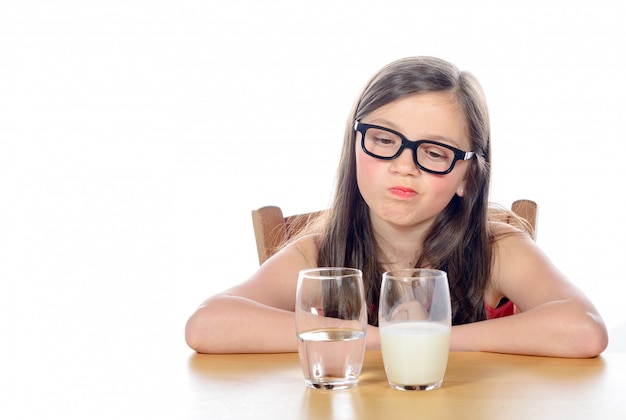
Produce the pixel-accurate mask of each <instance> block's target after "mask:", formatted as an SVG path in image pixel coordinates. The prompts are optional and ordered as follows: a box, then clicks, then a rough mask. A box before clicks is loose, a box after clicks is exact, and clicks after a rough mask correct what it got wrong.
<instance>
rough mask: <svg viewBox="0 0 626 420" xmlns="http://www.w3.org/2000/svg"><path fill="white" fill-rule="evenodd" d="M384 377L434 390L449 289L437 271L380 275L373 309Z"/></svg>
mask: <svg viewBox="0 0 626 420" xmlns="http://www.w3.org/2000/svg"><path fill="white" fill-rule="evenodd" d="M378 325H379V330H380V345H381V350H382V355H383V364H384V366H385V373H386V374H387V380H388V382H389V385H391V387H393V388H396V389H399V390H403V391H409V390H410V391H418V390H431V389H437V388H439V387H440V386H441V383H442V382H443V377H444V374H445V371H446V365H447V363H448V353H449V351H450V329H451V309H450V289H449V286H448V276H447V275H446V273H445V272H444V271H441V270H430V269H421V268H412V269H403V270H394V271H389V272H386V273H384V274H383V282H382V286H381V291H380V304H379V308H378Z"/></svg>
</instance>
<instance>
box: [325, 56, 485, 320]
mask: <svg viewBox="0 0 626 420" xmlns="http://www.w3.org/2000/svg"><path fill="white" fill-rule="evenodd" d="M425 92H447V93H450V94H451V95H453V97H455V98H456V99H457V101H458V103H459V105H460V107H461V108H462V110H463V112H464V114H465V117H466V120H467V124H468V128H469V135H470V139H471V144H472V148H471V150H472V151H474V152H476V153H477V154H478V155H479V156H478V158H477V159H472V160H471V161H470V162H469V168H468V172H467V180H466V187H465V194H464V197H462V198H461V197H459V196H456V195H455V196H454V197H453V198H452V200H451V201H450V202H449V203H448V205H447V207H446V208H445V209H444V210H443V211H442V212H441V213H440V214H439V215H438V216H437V218H436V220H435V223H434V224H433V227H432V229H431V231H430V233H429V234H428V235H427V237H426V239H425V241H424V246H423V251H422V254H421V255H420V257H419V259H418V261H417V264H416V267H430V268H437V269H441V270H444V271H446V272H447V273H448V280H449V282H450V293H451V299H452V321H453V324H462V323H467V322H472V321H477V320H481V319H485V317H486V315H485V308H484V292H485V289H486V287H487V283H488V281H489V276H490V271H491V259H492V248H491V245H492V241H493V238H492V236H491V234H490V232H489V228H488V223H487V212H488V206H489V203H488V196H489V182H490V180H489V178H490V165H489V162H490V150H489V144H490V128H489V116H488V111H487V105H486V101H485V98H484V95H483V93H482V89H481V87H480V85H479V84H478V82H477V80H476V79H475V78H474V77H473V76H472V75H471V74H469V73H466V72H461V71H459V70H458V69H457V68H456V67H455V66H454V65H453V64H451V63H448V62H446V61H444V60H441V59H438V58H434V57H409V58H404V59H401V60H398V61H395V62H393V63H391V64H389V65H387V66H385V67H384V68H382V69H381V70H380V71H379V72H378V73H377V74H375V75H374V76H373V78H372V79H371V80H370V81H369V82H368V83H367V84H366V86H365V88H364V89H363V91H362V92H361V94H360V96H359V97H358V99H357V101H356V102H355V104H354V106H353V109H352V111H351V113H350V115H349V117H348V120H347V122H346V129H345V134H344V143H343V149H342V153H341V158H340V162H339V168H338V171H337V187H336V189H335V196H334V199H333V205H332V206H331V209H330V211H329V214H328V219H327V223H326V225H325V231H324V234H323V235H322V239H321V243H320V253H319V258H318V264H319V266H320V267H329V266H335V267H342V266H343V267H355V268H359V269H361V270H362V271H363V281H364V286H365V295H366V300H367V304H368V306H369V321H368V322H369V323H370V324H372V325H378V299H379V295H380V284H381V280H382V273H383V271H384V269H383V266H382V263H381V255H382V254H381V252H380V248H379V246H378V245H377V242H376V238H375V237H374V234H373V232H372V229H371V225H370V217H369V210H368V206H367V204H366V203H365V201H364V200H363V198H362V196H361V194H360V192H359V189H358V187H357V181H356V156H355V141H356V133H355V131H354V121H355V120H358V119H361V118H363V117H364V116H366V115H367V114H369V113H371V112H372V111H374V110H376V109H378V108H380V107H381V106H383V105H385V104H388V103H390V102H393V101H396V100H398V99H401V98H404V97H406V96H408V95H414V94H417V93H425Z"/></svg>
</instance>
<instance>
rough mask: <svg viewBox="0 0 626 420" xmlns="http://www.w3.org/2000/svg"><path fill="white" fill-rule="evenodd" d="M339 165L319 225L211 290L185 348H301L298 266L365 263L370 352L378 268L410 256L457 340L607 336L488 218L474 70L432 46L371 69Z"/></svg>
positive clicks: (584, 307) (541, 342)
mask: <svg viewBox="0 0 626 420" xmlns="http://www.w3.org/2000/svg"><path fill="white" fill-rule="evenodd" d="M337 175H338V176H337V188H336V193H335V197H334V202H333V205H332V207H331V209H330V211H329V212H328V216H327V218H326V219H325V220H324V222H323V225H322V227H321V229H320V230H318V232H317V233H311V234H308V235H303V236H301V237H299V238H298V239H296V240H295V241H293V242H291V243H289V244H288V245H286V246H285V247H284V248H283V249H282V250H281V251H280V252H278V253H277V254H276V255H274V256H273V257H272V258H270V259H269V260H267V261H266V262H265V263H264V264H263V265H262V266H261V267H260V268H259V270H258V271H257V272H256V273H255V274H254V275H253V276H252V277H250V279H248V280H247V281H245V282H244V283H242V284H239V285H237V286H235V287H232V288H231V289H229V290H226V291H224V292H223V293H220V294H217V295H215V296H213V297H210V298H209V299H207V300H206V301H205V302H204V303H203V304H202V305H201V306H200V308H199V309H198V310H197V311H196V312H195V313H194V314H193V315H192V316H191V318H190V319H189V321H188V322H187V326H186V340H187V343H188V345H189V346H190V347H191V348H193V349H194V350H196V351H198V352H202V353H255V352H258V353H260V352H295V351H297V342H296V335H295V329H294V328H295V327H294V322H295V321H294V320H295V315H294V305H295V295H296V284H297V279H298V272H299V270H301V269H304V268H310V267H316V266H317V267H325V266H342V267H356V268H359V269H361V270H362V271H363V279H364V284H365V289H366V298H367V301H368V307H369V308H370V312H369V324H370V325H369V327H368V331H367V347H368V348H369V349H377V348H379V335H378V328H377V327H376V326H377V325H378V319H377V311H378V299H379V291H380V284H381V279H382V273H383V272H385V271H388V270H391V269H396V268H408V267H431V268H438V269H441V270H444V271H446V272H447V273H448V279H449V283H450V292H451V299H452V308H453V327H452V335H451V342H450V349H451V350H453V351H489V352H502V353H516V354H530V355H542V356H559V357H594V356H596V355H598V354H599V353H601V352H602V351H603V350H604V349H605V347H606V346H607V342H608V338H607V332H606V328H605V326H604V323H603V321H602V319H601V317H600V315H599V314H598V311H597V310H596V308H595V307H594V306H593V304H592V303H591V302H590V301H589V300H588V299H587V298H586V297H585V296H584V295H583V293H581V291H580V290H579V289H578V288H576V287H575V286H574V285H573V284H572V283H571V282H569V281H568V279H566V278H565V276H564V275H563V274H562V273H561V272H559V271H558V270H557V269H556V268H555V267H554V266H553V265H552V264H551V263H550V261H549V260H548V258H547V257H546V256H545V255H544V254H543V253H542V252H541V251H540V250H539V248H538V247H537V246H536V244H535V243H534V242H533V240H532V239H531V238H530V237H529V236H528V235H527V234H526V233H524V232H523V231H522V230H519V229H517V228H515V227H513V226H511V225H509V224H503V223H497V222H493V221H489V220H488V218H487V213H488V196H489V177H490V133H489V117H488V113H487V106H486V102H485V99H484V97H483V94H482V90H481V88H480V86H479V84H478V82H477V81H476V80H475V79H474V77H472V76H471V75H470V74H468V73H466V72H459V70H458V69H457V68H456V67H455V66H453V65H452V64H450V63H448V62H446V61H443V60H440V59H436V58H432V57H413V58H406V59H402V60H398V61H396V62H393V63H391V64H389V65H388V66H386V67H384V68H383V69H382V70H380V72H378V73H377V74H376V75H375V76H374V77H373V78H372V79H371V80H370V82H369V83H368V84H367V85H366V86H365V88H364V90H363V92H362V94H361V95H360V97H359V98H358V100H357V101H356V103H355V105H354V108H353V110H352V112H351V114H350V117H349V119H348V123H347V125H346V131H345V136H344V144H343V150H342V155H341V160H340V164H339V170H338V174H337ZM513 302H514V304H513ZM515 307H516V308H517V313H516V314H514V315H512V313H513V312H514V309H515ZM505 315H509V316H505Z"/></svg>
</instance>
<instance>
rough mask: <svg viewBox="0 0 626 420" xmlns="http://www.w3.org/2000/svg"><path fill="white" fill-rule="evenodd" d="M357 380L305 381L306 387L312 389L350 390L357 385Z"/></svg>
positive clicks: (323, 379)
mask: <svg viewBox="0 0 626 420" xmlns="http://www.w3.org/2000/svg"><path fill="white" fill-rule="evenodd" d="M357 382H358V381H357V380H354V379H343V378H317V379H305V380H304V383H305V384H306V386H308V387H309V388H312V389H349V388H353V387H355V386H356V384H357Z"/></svg>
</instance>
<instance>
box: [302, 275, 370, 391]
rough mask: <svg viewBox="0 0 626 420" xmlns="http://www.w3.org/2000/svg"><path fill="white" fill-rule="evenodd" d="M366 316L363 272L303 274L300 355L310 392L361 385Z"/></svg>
mask: <svg viewBox="0 0 626 420" xmlns="http://www.w3.org/2000/svg"><path fill="white" fill-rule="evenodd" d="M366 329H367V312H366V305H365V298H364V293H363V278H362V273H361V271H360V270H357V269H353V268H342V267H328V268H312V269H307V270H302V271H300V274H299V277H298V289H297V296H296V333H297V335H298V354H299V356H300V364H301V365H302V371H303V373H304V380H305V383H306V385H307V386H308V387H310V388H322V389H346V388H351V387H353V386H355V385H356V384H357V382H358V379H359V375H360V374H361V368H362V366H363V357H364V355H365V333H366Z"/></svg>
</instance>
